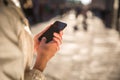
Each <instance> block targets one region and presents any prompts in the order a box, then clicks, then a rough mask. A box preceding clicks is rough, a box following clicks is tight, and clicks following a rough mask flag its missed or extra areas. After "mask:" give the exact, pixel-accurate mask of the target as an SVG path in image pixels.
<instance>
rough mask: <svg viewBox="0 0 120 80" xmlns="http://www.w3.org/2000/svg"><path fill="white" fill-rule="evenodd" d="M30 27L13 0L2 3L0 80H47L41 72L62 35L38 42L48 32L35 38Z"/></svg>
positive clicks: (53, 53)
mask: <svg viewBox="0 0 120 80" xmlns="http://www.w3.org/2000/svg"><path fill="white" fill-rule="evenodd" d="M14 1H15V0H14ZM16 1H17V0H16ZM28 26H29V25H28V22H27V20H26V18H25V17H24V15H23V13H22V11H21V9H20V7H17V5H15V3H14V2H13V0H0V80H45V77H44V75H43V74H42V72H43V71H44V68H45V67H46V65H47V62H48V61H49V60H50V59H51V58H52V57H53V56H54V55H55V53H56V52H57V51H58V49H59V45H60V44H61V39H62V38H61V37H62V32H61V33H60V34H58V33H54V37H53V40H52V41H51V42H49V43H46V38H43V39H42V40H41V41H38V38H39V37H40V36H41V35H42V34H43V32H45V31H46V30H47V29H48V28H46V29H45V30H44V31H42V32H41V33H39V34H37V35H36V36H35V37H34V38H33V37H32V36H31V32H30V30H29V27H28Z"/></svg>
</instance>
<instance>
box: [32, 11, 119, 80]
mask: <svg viewBox="0 0 120 80" xmlns="http://www.w3.org/2000/svg"><path fill="white" fill-rule="evenodd" d="M55 20H60V21H64V22H66V23H67V24H68V26H67V28H66V29H65V30H64V36H63V44H62V45H61V49H60V51H59V52H58V53H57V54H56V55H55V56H54V58H52V59H51V61H50V62H49V63H48V65H47V67H46V69H45V71H44V73H45V75H46V77H47V79H48V80H120V62H119V61H120V40H119V35H118V33H117V32H116V31H115V30H113V29H106V28H105V25H104V24H103V22H102V21H101V20H100V19H99V18H97V17H95V16H92V13H91V12H88V18H87V25H88V31H84V30H83V24H82V21H83V16H82V15H79V17H78V18H77V19H76V18H75V13H74V11H71V12H69V13H66V14H65V15H63V17H62V18H60V17H59V16H58V17H55V18H53V19H51V20H50V21H48V22H44V23H39V24H37V25H35V26H33V27H32V32H33V34H36V33H38V32H39V31H41V30H42V29H44V27H45V26H47V25H49V24H50V23H51V22H54V21H55ZM75 25H77V26H78V31H76V32H74V30H73V26H75Z"/></svg>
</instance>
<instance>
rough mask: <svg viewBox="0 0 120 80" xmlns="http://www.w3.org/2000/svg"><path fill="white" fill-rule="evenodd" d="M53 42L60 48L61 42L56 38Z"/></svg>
mask: <svg viewBox="0 0 120 80" xmlns="http://www.w3.org/2000/svg"><path fill="white" fill-rule="evenodd" d="M53 41H55V42H56V43H57V45H58V46H60V45H61V44H62V41H61V40H60V39H58V38H56V37H54V38H53Z"/></svg>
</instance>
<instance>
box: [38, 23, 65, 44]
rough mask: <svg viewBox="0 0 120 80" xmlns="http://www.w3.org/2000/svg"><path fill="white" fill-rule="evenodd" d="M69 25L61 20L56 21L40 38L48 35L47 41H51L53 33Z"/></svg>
mask: <svg viewBox="0 0 120 80" xmlns="http://www.w3.org/2000/svg"><path fill="white" fill-rule="evenodd" d="M66 26H67V24H66V23H64V22H61V21H56V22H54V23H53V24H52V25H51V26H50V27H49V28H48V30H47V31H46V32H44V33H43V34H42V35H41V36H40V37H39V38H38V39H39V41H41V39H42V38H43V37H46V39H47V41H46V43H48V42H50V41H51V40H52V39H53V33H54V32H56V33H59V32H60V31H61V30H63V29H64V28H65V27H66Z"/></svg>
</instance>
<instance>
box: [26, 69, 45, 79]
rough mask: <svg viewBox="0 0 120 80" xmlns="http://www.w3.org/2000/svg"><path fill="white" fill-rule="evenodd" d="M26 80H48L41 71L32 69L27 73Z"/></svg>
mask: <svg viewBox="0 0 120 80" xmlns="http://www.w3.org/2000/svg"><path fill="white" fill-rule="evenodd" d="M25 80H46V78H45V76H44V75H43V73H42V72H41V71H39V70H37V69H32V70H30V71H29V72H26V73H25Z"/></svg>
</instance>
